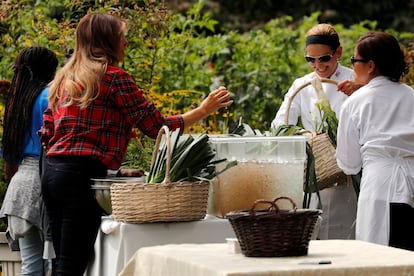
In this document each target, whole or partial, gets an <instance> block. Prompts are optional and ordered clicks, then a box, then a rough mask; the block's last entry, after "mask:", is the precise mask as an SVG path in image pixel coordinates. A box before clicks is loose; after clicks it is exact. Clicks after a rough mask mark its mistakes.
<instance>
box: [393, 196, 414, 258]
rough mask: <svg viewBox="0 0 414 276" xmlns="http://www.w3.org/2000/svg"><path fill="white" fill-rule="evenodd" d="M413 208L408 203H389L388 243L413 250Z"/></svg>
mask: <svg viewBox="0 0 414 276" xmlns="http://www.w3.org/2000/svg"><path fill="white" fill-rule="evenodd" d="M413 220H414V208H412V207H411V206H410V205H408V204H403V203H391V204H390V242H389V245H390V246H393V247H398V248H402V249H407V250H411V251H414V223H413Z"/></svg>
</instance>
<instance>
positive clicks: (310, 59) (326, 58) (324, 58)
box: [305, 55, 333, 63]
mask: <svg viewBox="0 0 414 276" xmlns="http://www.w3.org/2000/svg"><path fill="white" fill-rule="evenodd" d="M332 57H333V55H324V56H320V57H310V56H305V59H306V61H307V62H310V63H315V61H316V60H318V61H319V62H328V61H330V60H331V59H332Z"/></svg>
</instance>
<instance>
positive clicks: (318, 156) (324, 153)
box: [285, 78, 347, 190]
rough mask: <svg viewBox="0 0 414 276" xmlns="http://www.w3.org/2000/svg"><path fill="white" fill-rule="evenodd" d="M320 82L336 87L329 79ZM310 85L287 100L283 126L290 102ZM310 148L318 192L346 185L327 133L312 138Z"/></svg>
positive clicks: (302, 86)
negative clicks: (337, 185)
mask: <svg viewBox="0 0 414 276" xmlns="http://www.w3.org/2000/svg"><path fill="white" fill-rule="evenodd" d="M320 81H321V82H326V83H330V84H334V85H336V84H337V82H336V81H334V80H331V79H324V78H321V79H320ZM310 84H312V81H308V82H306V83H304V84H302V85H301V86H299V87H298V88H297V89H296V90H295V91H294V92H293V93H292V96H291V97H290V98H289V100H288V102H287V108H286V116H285V124H288V122H289V110H290V107H291V105H292V101H293V99H294V98H295V96H296V95H297V94H298V93H299V92H300V91H301V90H302V89H303V88H305V87H306V86H308V85H310ZM309 144H310V146H311V147H312V152H313V155H314V157H315V173H316V182H317V185H318V189H319V190H323V189H325V188H329V187H332V186H334V185H335V184H337V183H346V182H347V177H346V175H345V174H344V172H343V171H342V170H341V169H340V168H339V167H338V164H337V163H336V157H335V154H336V149H335V147H334V145H333V144H332V141H331V140H330V138H329V136H328V134H327V133H320V134H317V135H316V136H314V137H312V138H311V140H310V141H309Z"/></svg>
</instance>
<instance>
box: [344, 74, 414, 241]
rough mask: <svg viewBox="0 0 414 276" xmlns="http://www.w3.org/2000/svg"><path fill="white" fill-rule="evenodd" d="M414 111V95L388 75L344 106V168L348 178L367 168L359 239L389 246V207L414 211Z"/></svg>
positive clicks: (360, 205) (357, 228) (370, 83)
mask: <svg viewBox="0 0 414 276" xmlns="http://www.w3.org/2000/svg"><path fill="white" fill-rule="evenodd" d="M413 106H414V90H413V89H412V88H411V87H409V86H407V85H405V84H402V83H396V82H392V81H390V80H388V79H387V78H386V77H383V76H380V77H376V78H374V79H372V80H371V81H370V82H369V83H368V84H367V85H365V86H364V87H362V88H360V89H359V90H357V91H356V92H355V93H354V94H352V96H350V97H349V98H348V100H347V101H345V103H344V104H343V106H342V109H341V113H340V118H341V119H340V121H339V126H338V138H337V140H338V141H337V149H336V157H337V162H338V166H339V167H340V168H341V169H342V170H343V171H344V172H345V173H346V174H356V173H358V172H359V171H360V169H361V168H363V171H362V180H361V190H360V195H359V199H358V211H357V221H356V239H359V240H364V241H368V242H374V243H379V244H383V245H388V241H389V203H390V202H393V203H406V204H409V205H411V206H412V207H414V114H413ZM410 220H412V218H407V223H412V222H410Z"/></svg>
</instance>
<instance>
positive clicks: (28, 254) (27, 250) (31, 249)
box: [19, 226, 44, 276]
mask: <svg viewBox="0 0 414 276" xmlns="http://www.w3.org/2000/svg"><path fill="white" fill-rule="evenodd" d="M19 247H20V254H21V259H22V269H21V275H22V276H43V266H44V261H43V258H42V253H43V239H42V232H41V231H40V230H39V229H38V228H36V227H35V226H32V227H30V229H29V230H28V231H27V232H26V233H25V234H24V237H21V238H19Z"/></svg>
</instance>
